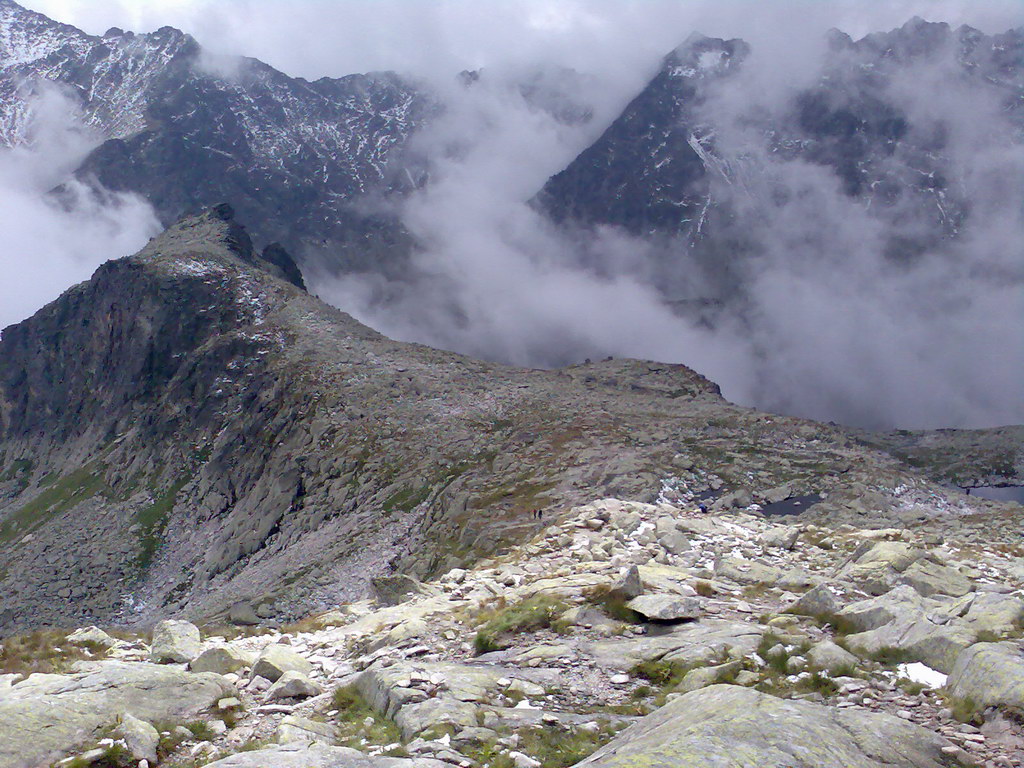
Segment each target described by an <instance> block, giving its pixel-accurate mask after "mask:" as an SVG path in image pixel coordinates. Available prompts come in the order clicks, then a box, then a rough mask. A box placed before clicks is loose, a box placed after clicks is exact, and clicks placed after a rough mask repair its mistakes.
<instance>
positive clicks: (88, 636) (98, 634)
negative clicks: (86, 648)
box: [67, 627, 117, 648]
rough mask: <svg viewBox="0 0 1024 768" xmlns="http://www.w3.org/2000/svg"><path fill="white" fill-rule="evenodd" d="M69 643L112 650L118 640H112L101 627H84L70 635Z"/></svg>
mask: <svg viewBox="0 0 1024 768" xmlns="http://www.w3.org/2000/svg"><path fill="white" fill-rule="evenodd" d="M67 639H68V642H69V643H71V644H72V645H93V646H99V647H102V648H112V647H113V646H115V645H116V644H117V640H115V639H114V638H112V637H111V636H110V635H108V634H107V633H106V632H104V631H103V630H102V629H100V628H99V627H83V628H81V629H76V630H75V631H74V632H72V633H71V634H70V635H68V638H67Z"/></svg>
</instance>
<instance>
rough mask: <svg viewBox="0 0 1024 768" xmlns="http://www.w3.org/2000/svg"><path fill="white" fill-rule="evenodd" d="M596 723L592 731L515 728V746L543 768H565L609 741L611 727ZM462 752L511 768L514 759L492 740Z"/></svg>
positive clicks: (484, 762)
mask: <svg viewBox="0 0 1024 768" xmlns="http://www.w3.org/2000/svg"><path fill="white" fill-rule="evenodd" d="M598 723H599V725H600V728H599V729H598V730H596V731H593V732H589V731H585V730H582V729H579V728H577V729H573V730H563V729H561V728H550V727H546V728H524V729H522V730H519V731H517V734H518V736H519V744H518V746H517V747H516V749H517V750H518V751H520V752H522V753H524V754H526V755H529V756H530V757H532V758H534V759H535V760H537V761H539V762H540V764H541V766H543V768H568V766H570V765H575V764H576V763H578V762H580V761H581V760H583V759H585V758H587V757H589V756H590V755H591V754H593V753H594V752H595V751H596V750H597V749H598V748H599V747H601V746H603V745H604V744H606V743H608V742H609V741H611V739H612V737H613V736H614V735H615V732H616V731H615V729H614V728H613V727H612V726H610V725H609V724H608V722H607V721H605V720H598ZM462 752H463V753H464V754H465V755H466V756H467V757H469V758H470V759H471V760H472V761H473V762H474V764H476V765H489V766H490V768H515V761H514V760H513V759H512V758H511V757H509V756H508V755H507V754H504V753H503V752H502V751H501V747H500V746H499V745H498V743H497V742H496V741H489V742H486V743H484V744H481V745H479V746H477V747H463V748H462Z"/></svg>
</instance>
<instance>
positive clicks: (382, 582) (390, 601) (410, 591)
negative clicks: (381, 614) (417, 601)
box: [370, 573, 429, 605]
mask: <svg viewBox="0 0 1024 768" xmlns="http://www.w3.org/2000/svg"><path fill="white" fill-rule="evenodd" d="M370 586H371V587H372V589H373V596H374V598H375V599H376V600H377V602H379V603H380V604H381V605H399V604H401V603H404V602H406V601H408V600H410V599H411V598H413V597H415V596H416V595H422V594H427V593H428V591H429V590H427V589H426V588H425V587H424V585H423V584H422V583H421V582H419V581H418V580H416V579H414V578H413V577H412V576H407V575H405V574H402V573H397V574H395V575H393V576H377V577H376V578H373V579H370Z"/></svg>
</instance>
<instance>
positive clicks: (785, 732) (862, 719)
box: [577, 685, 949, 768]
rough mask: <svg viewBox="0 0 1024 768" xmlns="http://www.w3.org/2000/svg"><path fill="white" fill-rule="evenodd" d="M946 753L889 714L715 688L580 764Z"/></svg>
mask: <svg viewBox="0 0 1024 768" xmlns="http://www.w3.org/2000/svg"><path fill="white" fill-rule="evenodd" d="M946 746H949V742H947V741H946V740H944V739H942V738H940V737H939V736H937V735H936V734H934V733H932V732H931V731H928V730H926V729H924V728H921V727H920V726H917V725H913V724H912V723H908V722H907V721H905V720H901V719H899V718H896V717H891V716H889V715H882V714H876V713H872V712H865V711H862V710H855V709H837V708H832V707H824V706H821V705H820V704H813V703H811V702H807V701H794V700H787V699H779V698H776V697H774V696H770V695H768V694H765V693H760V692H758V691H755V690H752V689H750V688H742V687H740V686H735V685H713V686H710V687H708V688H702V689H701V690H699V691H694V692H693V693H687V694H684V695H683V696H680V697H679V698H677V699H675V700H673V701H672V702H670V703H669V704H666V705H665V706H664V707H662V708H661V709H658V710H656V711H655V712H653V713H652V714H650V715H647V716H646V717H644V718H642V719H641V720H639V721H638V722H636V723H635V724H634V725H632V726H630V727H629V728H627V729H626V730H625V731H623V732H622V733H620V734H619V735H618V736H617V737H616V738H615V739H614V740H612V741H611V742H610V743H609V744H607V745H605V746H604V747H602V748H601V749H599V750H597V752H595V753H594V754H593V755H591V756H590V757H589V758H587V759H586V760H584V761H582V762H581V763H577V765H578V766H595V767H600V768H627V766H628V767H629V768H635V767H637V766H643V767H644V768H680V766H691V765H692V766H700V768H751V766H757V767H758V768H878V766H880V765H884V766H886V768H944V766H948V765H949V759H948V757H947V756H946V755H944V754H943V753H942V748H943V747H946Z"/></svg>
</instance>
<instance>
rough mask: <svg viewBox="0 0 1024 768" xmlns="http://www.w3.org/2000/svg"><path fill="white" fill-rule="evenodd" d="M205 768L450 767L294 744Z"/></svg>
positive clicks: (416, 759)
mask: <svg viewBox="0 0 1024 768" xmlns="http://www.w3.org/2000/svg"><path fill="white" fill-rule="evenodd" d="M206 768H451V765H450V764H449V763H444V762H441V761H440V760H434V759H431V758H428V757H412V758H403V757H376V756H370V755H367V754H365V753H363V752H359V751H357V750H355V749H350V748H348V747H332V746H328V745H326V744H316V743H314V744H309V743H303V742H293V743H289V744H280V745H277V746H273V747H267V748H266V749H257V750H253V751H251V752H239V753H238V754H235V755H230V756H228V757H223V758H221V759H220V760H216V761H214V762H212V763H207V764H206Z"/></svg>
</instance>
